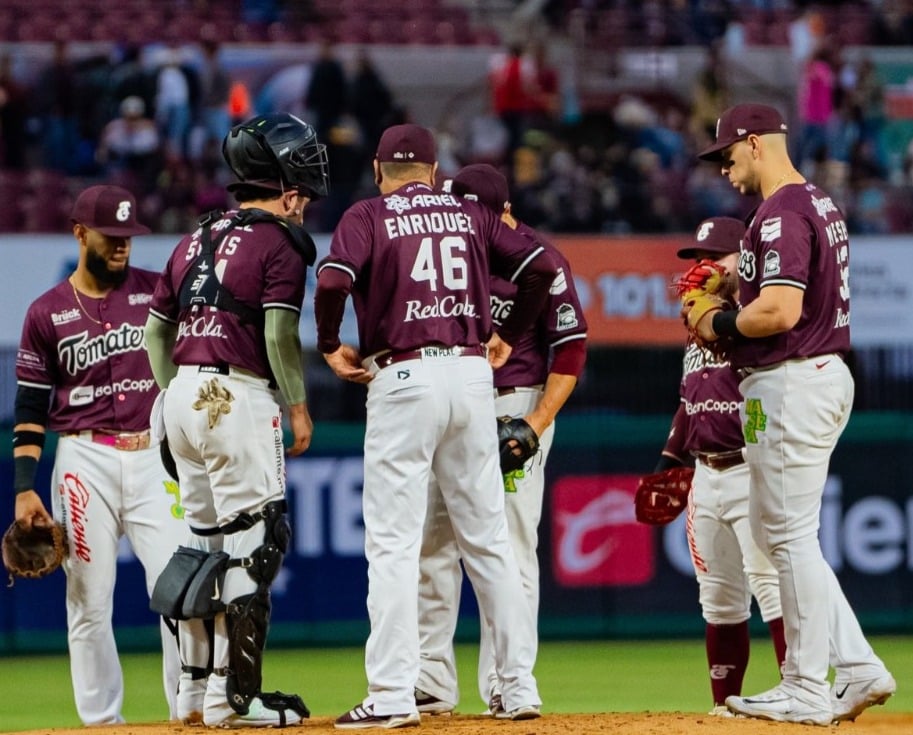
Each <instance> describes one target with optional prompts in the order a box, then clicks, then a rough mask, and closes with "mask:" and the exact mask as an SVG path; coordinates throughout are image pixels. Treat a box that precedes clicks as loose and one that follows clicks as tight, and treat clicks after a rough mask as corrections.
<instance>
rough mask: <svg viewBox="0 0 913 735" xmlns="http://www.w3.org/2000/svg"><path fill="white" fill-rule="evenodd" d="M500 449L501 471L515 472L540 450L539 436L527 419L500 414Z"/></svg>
mask: <svg viewBox="0 0 913 735" xmlns="http://www.w3.org/2000/svg"><path fill="white" fill-rule="evenodd" d="M498 450H499V452H500V454H501V472H503V473H505V474H506V473H508V472H513V471H514V470H519V469H522V468H523V465H525V464H526V460H528V459H529V458H530V457H532V456H533V455H535V454H536V452H538V451H539V437H538V436H537V435H536V432H535V431H533V427H532V426H530V425H529V424H528V423H526V420H525V419H515V418H512V417H511V416H498Z"/></svg>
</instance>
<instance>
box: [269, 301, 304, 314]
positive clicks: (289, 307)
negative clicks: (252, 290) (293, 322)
mask: <svg viewBox="0 0 913 735" xmlns="http://www.w3.org/2000/svg"><path fill="white" fill-rule="evenodd" d="M267 309H285V310H286V311H294V312H295V313H296V314H300V313H301V309H300V308H298V307H297V306H293V305H292V304H285V303H283V302H281V301H270V302H268V303H266V304H263V310H264V311H266V310H267Z"/></svg>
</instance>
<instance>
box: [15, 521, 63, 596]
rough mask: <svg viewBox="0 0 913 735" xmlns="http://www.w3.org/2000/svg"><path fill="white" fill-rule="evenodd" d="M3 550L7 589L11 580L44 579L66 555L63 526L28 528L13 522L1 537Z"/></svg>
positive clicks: (56, 524)
mask: <svg viewBox="0 0 913 735" xmlns="http://www.w3.org/2000/svg"><path fill="white" fill-rule="evenodd" d="M0 547H2V551H3V566H5V567H6V570H7V571H8V572H9V585H8V586H9V587H12V586H13V581H14V580H13V577H25V578H27V579H38V578H39V577H45V576H47V575H48V574H50V573H51V572H53V571H54V570H55V569H57V567H59V566H60V564H61V562H62V561H63V559H64V557H65V556H66V540H65V537H64V532H63V526H61V525H60V524H59V523H56V522H55V523H54V524H53V525H51V526H38V525H33V526H32V527H31V528H30V529H27V528H25V526H21V525H19V523H18V522H17V521H13V523H12V524H10V527H9V528H7V529H6V533H4V534H3V541H2V542H0Z"/></svg>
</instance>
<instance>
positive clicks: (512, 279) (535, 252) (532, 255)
mask: <svg viewBox="0 0 913 735" xmlns="http://www.w3.org/2000/svg"><path fill="white" fill-rule="evenodd" d="M544 252H545V248H544V247H542V246H541V245H540V246H539V247H538V248H536V249H535V250H533V252H531V253H530V254H529V256H528V257H527V258H526V259H525V260H524V261H523V262H522V263H520V265H519V267H518V268H517V270H516V271H514V273H513V275H512V276H511V277H510V282H511V283H514V282H515V281H516V280H517V276H519V275H520V274H521V273H522V272H523V269H524V268H526V266H528V265H529V264H530V263H531V262H532V261H533V260H534V259H536V258H538V257H539V256H540V255H541V254H542V253H544Z"/></svg>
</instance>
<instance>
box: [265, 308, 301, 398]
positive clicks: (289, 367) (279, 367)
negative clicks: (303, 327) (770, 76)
mask: <svg viewBox="0 0 913 735" xmlns="http://www.w3.org/2000/svg"><path fill="white" fill-rule="evenodd" d="M264 337H265V338H266V356H267V359H268V360H269V366H270V369H271V370H272V371H273V377H274V378H275V379H276V385H278V386H279V390H280V391H281V393H282V396H283V398H285V401H286V403H288V405H289V406H295V405H298V404H303V403H304V402H305V401H306V400H307V395H306V392H305V387H304V363H303V362H302V358H301V338H300V336H299V335H298V312H297V311H291V310H289V309H267V310H266V312H265V315H264Z"/></svg>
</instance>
